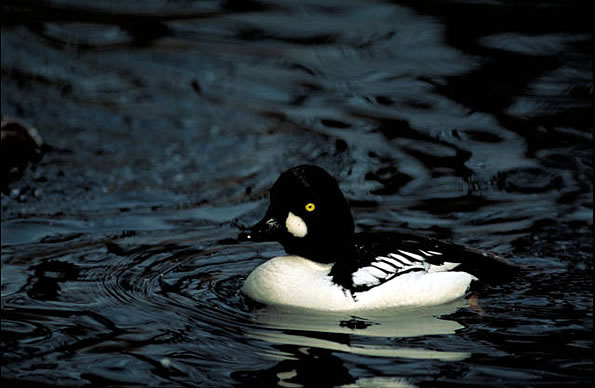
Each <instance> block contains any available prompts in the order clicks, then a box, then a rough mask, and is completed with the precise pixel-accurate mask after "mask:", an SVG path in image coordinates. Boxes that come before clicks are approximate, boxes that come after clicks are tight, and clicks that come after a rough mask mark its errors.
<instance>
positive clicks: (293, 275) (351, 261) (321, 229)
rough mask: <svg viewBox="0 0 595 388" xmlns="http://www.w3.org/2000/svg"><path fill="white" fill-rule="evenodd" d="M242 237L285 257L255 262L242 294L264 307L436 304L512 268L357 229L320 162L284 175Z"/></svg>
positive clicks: (481, 254)
mask: <svg viewBox="0 0 595 388" xmlns="http://www.w3.org/2000/svg"><path fill="white" fill-rule="evenodd" d="M246 229H247V230H245V231H243V232H242V233H240V235H239V240H241V241H252V242H265V241H275V242H278V243H280V244H281V245H282V247H283V248H284V250H285V252H286V253H287V254H286V255H283V256H277V257H274V258H271V259H269V260H267V261H266V262H264V263H263V264H261V265H259V266H258V267H256V268H255V269H254V270H253V271H252V272H251V273H250V274H249V275H248V277H247V278H246V280H245V281H244V284H243V286H242V288H241V292H242V293H243V294H244V295H246V296H248V297H249V298H250V299H252V300H254V301H256V302H259V303H262V304H265V305H282V306H291V307H297V308H305V309H313V310H322V311H357V310H373V309H386V308H398V307H420V306H432V305H439V304H444V303H448V302H451V301H454V300H456V299H458V298H462V297H464V296H465V294H466V293H467V292H468V290H469V289H470V286H471V284H472V283H475V282H477V281H480V280H484V279H485V280H486V281H493V280H494V278H498V277H501V278H504V277H508V276H510V275H511V274H514V273H515V272H516V270H517V269H518V266H516V265H515V264H513V263H512V262H510V261H508V260H507V259H505V258H503V257H500V256H498V255H496V254H494V253H490V252H485V251H481V250H477V249H474V248H470V247H466V246H462V245H458V244H454V243H449V242H442V241H439V240H436V239H433V238H428V237H423V236H417V235H414V234H410V233H405V232H401V231H366V232H359V233H355V222H354V219H353V216H352V213H351V207H350V205H349V202H348V201H347V199H346V198H345V196H344V194H343V192H342V191H341V189H340V187H339V184H338V182H337V180H336V179H335V178H333V177H332V176H331V175H330V174H329V173H328V172H327V171H326V170H324V169H323V168H321V167H318V166H315V165H310V164H304V165H299V166H296V167H292V168H290V169H288V170H287V171H285V172H283V173H281V175H280V176H279V177H278V179H277V180H276V181H275V183H274V184H273V185H272V187H271V189H270V192H269V206H268V209H267V210H266V213H265V215H264V217H263V218H262V220H260V221H259V222H257V223H256V224H255V225H253V226H251V227H249V228H246Z"/></svg>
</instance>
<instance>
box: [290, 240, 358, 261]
mask: <svg viewBox="0 0 595 388" xmlns="http://www.w3.org/2000/svg"><path fill="white" fill-rule="evenodd" d="M282 244H283V247H284V248H285V251H286V252H287V253H289V254H292V255H299V256H302V257H305V258H306V259H309V260H312V261H316V262H318V263H324V264H331V263H336V262H342V261H351V259H352V257H353V253H354V246H353V238H352V237H347V238H344V239H341V240H338V239H337V240H332V239H330V240H329V239H326V240H320V241H316V240H311V241H309V242H308V244H303V243H293V242H291V241H288V242H283V243H282Z"/></svg>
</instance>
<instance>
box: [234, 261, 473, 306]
mask: <svg viewBox="0 0 595 388" xmlns="http://www.w3.org/2000/svg"><path fill="white" fill-rule="evenodd" d="M331 267H332V264H319V263H316V262H313V261H311V260H308V259H305V258H303V257H300V256H279V257H275V258H273V259H271V260H269V261H267V262H266V263H264V264H262V265H260V266H259V267H257V268H256V269H255V270H254V271H253V272H252V273H251V274H250V275H249V276H248V278H247V279H246V281H245V283H244V286H243V287H242V292H244V293H245V294H246V295H247V296H249V297H250V298H252V299H254V300H256V301H258V302H261V303H266V304H280V305H290V306H297V307H304V308H310V309H316V310H329V311H330V310H332V311H340V310H363V309H375V308H388V307H398V306H429V305H437V304H441V303H446V302H449V301H451V300H454V299H456V298H459V297H461V296H463V295H464V293H465V291H467V289H468V287H469V284H470V283H471V281H472V280H475V279H476V278H475V277H474V276H472V275H469V274H468V273H466V272H430V273H426V272H411V273H408V274H404V275H400V276H398V277H396V278H395V279H393V280H390V281H388V282H386V283H384V284H381V285H379V286H377V287H374V288H372V289H370V290H369V291H365V292H359V293H356V294H355V299H354V298H353V297H352V295H351V294H350V293H349V292H346V291H345V290H344V289H343V288H342V287H340V286H338V285H336V284H335V283H333V282H332V281H331V278H330V276H328V274H329V272H330V270H331Z"/></svg>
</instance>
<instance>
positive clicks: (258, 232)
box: [242, 165, 354, 263]
mask: <svg viewBox="0 0 595 388" xmlns="http://www.w3.org/2000/svg"><path fill="white" fill-rule="evenodd" d="M353 231H354V224H353V218H352V217H351V211H350V209H349V204H348V203H347V201H346V200H345V197H344V196H343V193H342V192H341V189H340V188H339V185H338V184H337V181H336V180H335V179H334V178H333V177H332V176H330V175H329V174H328V173H327V172H326V171H325V170H323V169H322V168H320V167H317V166H312V165H302V166H297V167H293V168H291V169H289V170H287V171H285V172H284V173H283V174H281V175H280V176H279V178H278V179H277V181H276V182H275V184H274V185H273V187H272V188H271V192H270V205H269V208H268V210H267V212H266V215H265V216H264V218H263V219H262V220H261V221H260V222H259V223H257V224H256V225H254V226H253V227H252V228H250V231H249V232H248V233H247V234H244V235H243V236H242V237H243V238H244V239H248V240H253V241H278V242H280V243H281V244H282V245H283V247H284V248H285V251H286V252H287V253H289V254H294V255H299V256H303V257H306V258H308V259H310V260H315V261H318V262H322V263H331V262H334V261H336V260H337V258H338V257H339V256H341V255H344V254H345V250H346V249H349V247H350V246H351V243H352V238H353Z"/></svg>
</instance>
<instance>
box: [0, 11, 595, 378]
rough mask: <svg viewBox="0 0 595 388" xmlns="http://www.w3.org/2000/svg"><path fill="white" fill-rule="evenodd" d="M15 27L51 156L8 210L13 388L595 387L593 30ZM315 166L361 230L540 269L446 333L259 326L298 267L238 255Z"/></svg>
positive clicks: (409, 316)
mask: <svg viewBox="0 0 595 388" xmlns="http://www.w3.org/2000/svg"><path fill="white" fill-rule="evenodd" d="M5 3H6V4H5V5H3V14H4V15H5V19H3V24H2V97H1V101H2V114H3V115H10V116H13V117H19V118H21V119H23V120H26V121H27V122H29V123H30V124H32V125H34V126H35V127H37V128H38V129H39V131H40V134H41V135H42V137H43V138H44V140H45V142H46V144H47V146H46V147H45V155H44V157H43V159H42V160H41V162H40V163H39V164H37V165H32V166H30V167H29V168H28V169H27V170H26V171H25V172H24V173H23V176H22V177H21V178H20V179H19V180H17V181H14V182H11V183H10V185H9V188H8V189H7V190H6V192H4V193H3V194H2V341H1V342H2V379H3V382H4V383H7V382H12V383H17V382H20V383H22V382H34V383H36V384H38V385H39V384H43V383H45V384H58V385H63V386H79V385H87V384H88V385H90V384H96V385H118V386H122V385H124V386H127V385H138V384H140V385H150V386H155V385H164V386H186V385H188V386H229V385H236V386H241V385H245V386H253V385H255V386H271V385H272V386H275V385H280V386H292V385H291V384H297V385H306V386H337V385H349V384H351V385H352V386H399V385H404V386H435V385H446V384H456V385H460V384H462V383H464V384H469V385H475V384H482V385H486V384H487V385H494V386H495V385H497V386H501V385H520V386H534V385H542V384H561V383H566V384H575V385H589V386H590V385H592V373H593V360H592V348H593V340H592V328H593V293H592V285H593V266H592V232H591V228H592V219H593V213H592V192H593V191H592V183H591V181H592V150H591V142H592V120H591V119H592V110H591V108H592V107H591V103H592V93H593V89H592V73H591V69H592V53H591V48H592V31H591V30H592V29H591V27H590V24H588V23H587V16H586V15H587V14H588V13H587V12H586V10H585V9H583V7H582V6H581V5H580V4H577V3H572V4H571V5H568V4H566V3H565V2H555V1H554V2H546V3H543V2H540V3H538V4H537V3H536V4H533V3H521V4H519V3H518V2H501V3H491V2H485V3H483V4H475V3H472V4H465V2H456V1H436V2H429V3H427V2H426V3H424V5H422V6H420V5H418V4H417V3H416V2H402V3H384V2H364V1H347V2H345V1H340V2H339V1H337V2H333V1H325V2H300V3H299V4H294V3H293V2H283V1H278V2H191V1H168V2H165V1H157V0H155V1H143V2H134V1H130V2H124V4H123V5H115V4H114V3H113V2H110V1H97V2H89V3H88V4H87V5H85V4H84V3H82V2H79V1H76V2H75V1H40V2H33V1H19V2H5ZM33 9H34V10H35V11H32V10H33ZM301 163H316V164H318V165H321V166H323V167H325V168H327V169H328V170H329V171H330V172H331V173H332V174H333V175H335V176H336V177H337V178H338V180H339V182H340V184H341V187H342V188H343V190H344V192H345V193H346V196H347V197H348V199H349V200H350V201H351V203H352V205H353V213H354V216H355V218H356V221H357V227H358V229H359V230H368V229H381V230H390V229H394V228H407V229H409V230H411V231H413V232H416V233H419V234H422V235H426V236H432V237H438V238H441V239H445V240H451V241H455V242H458V243H463V244H469V245H472V246H474V247H477V248H482V249H489V250H492V251H494V252H496V253H499V254H501V255H503V256H505V257H508V258H509V259H510V260H512V261H514V262H515V263H518V264H523V265H527V266H528V268H527V269H526V270H524V271H522V272H521V274H520V275H519V276H517V277H516V278H515V279H513V280H512V281H510V282H506V283H503V284H495V285H490V286H486V287H482V288H480V289H479V290H477V291H475V293H474V294H473V295H471V296H469V297H468V298H466V299H462V300H459V301H456V302H454V303H452V304H448V305H444V306H437V307H435V308H425V309H406V310H395V311H383V312H368V313H362V314H321V313H314V312H308V311H295V310H292V309H286V308H271V307H268V308H267V307H263V306H259V305H255V304H254V303H251V302H250V301H249V300H247V299H246V298H245V297H244V296H243V295H241V294H240V293H239V292H238V290H239V288H240V287H241V285H242V283H243V280H244V279H245V278H246V276H247V275H248V273H249V272H250V271H251V270H252V269H253V268H254V267H255V266H257V265H258V264H260V263H262V262H263V261H264V260H266V258H269V257H272V256H275V255H278V254H280V253H282V249H281V247H280V246H279V245H277V244H274V243H260V244H255V243H242V244H240V243H239V242H238V241H237V239H236V237H237V234H238V232H239V230H240V228H241V227H242V226H245V225H249V224H251V223H253V222H255V221H257V220H258V219H259V218H260V217H261V216H262V214H263V212H264V210H265V208H266V206H267V203H266V193H267V189H268V188H269V187H270V185H271V184H272V182H273V181H274V180H275V179H276V177H277V175H278V174H279V173H280V172H281V171H283V170H284V169H286V168H289V167H291V166H293V165H297V164H301Z"/></svg>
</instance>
